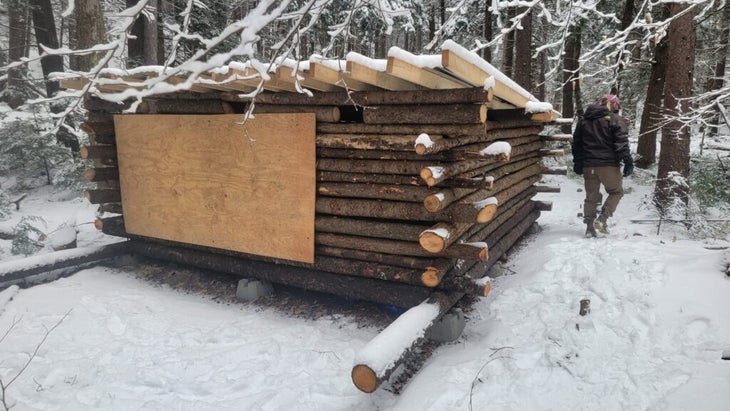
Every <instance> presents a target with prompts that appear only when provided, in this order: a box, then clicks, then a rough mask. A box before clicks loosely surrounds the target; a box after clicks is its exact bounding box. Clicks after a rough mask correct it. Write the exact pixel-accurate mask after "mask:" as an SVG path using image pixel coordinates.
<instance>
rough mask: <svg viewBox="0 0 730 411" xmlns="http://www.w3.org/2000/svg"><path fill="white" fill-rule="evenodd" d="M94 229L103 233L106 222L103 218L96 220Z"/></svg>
mask: <svg viewBox="0 0 730 411" xmlns="http://www.w3.org/2000/svg"><path fill="white" fill-rule="evenodd" d="M94 227H95V228H96V229H97V230H99V231H103V229H104V220H102V219H101V218H97V219H96V220H94Z"/></svg>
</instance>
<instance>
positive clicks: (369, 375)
mask: <svg viewBox="0 0 730 411" xmlns="http://www.w3.org/2000/svg"><path fill="white" fill-rule="evenodd" d="M352 382H353V383H354V384H355V387H357V389H359V390H360V391H362V392H366V393H371V392H373V391H375V390H376V389H377V388H378V377H377V376H376V375H375V371H373V370H372V369H371V368H370V367H368V366H367V365H364V364H358V365H356V366H354V367H353V368H352Z"/></svg>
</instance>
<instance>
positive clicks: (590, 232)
mask: <svg viewBox="0 0 730 411" xmlns="http://www.w3.org/2000/svg"><path fill="white" fill-rule="evenodd" d="M593 227H594V224H591V223H588V224H586V238H595V237H598V234H596V229H595V228H593Z"/></svg>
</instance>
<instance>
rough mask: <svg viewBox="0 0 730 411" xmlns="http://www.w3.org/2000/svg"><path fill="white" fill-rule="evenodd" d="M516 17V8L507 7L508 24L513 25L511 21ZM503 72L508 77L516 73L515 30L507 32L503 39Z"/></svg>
mask: <svg viewBox="0 0 730 411" xmlns="http://www.w3.org/2000/svg"><path fill="white" fill-rule="evenodd" d="M514 17H515V9H514V8H512V7H510V8H508V9H507V12H506V16H505V20H506V21H508V23H507V24H508V25H511V24H512V22H511V21H510V20H511V19H512V18H514ZM502 46H503V50H502V72H503V73H504V74H505V75H506V76H507V77H510V78H511V77H512V75H513V73H514V65H515V31H514V30H512V31H510V32H509V33H506V34H505V35H504V37H503V39H502Z"/></svg>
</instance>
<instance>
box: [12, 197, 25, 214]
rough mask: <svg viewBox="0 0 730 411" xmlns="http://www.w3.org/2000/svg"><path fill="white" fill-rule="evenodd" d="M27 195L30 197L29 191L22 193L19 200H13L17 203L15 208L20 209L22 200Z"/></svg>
mask: <svg viewBox="0 0 730 411" xmlns="http://www.w3.org/2000/svg"><path fill="white" fill-rule="evenodd" d="M26 197H28V194H27V193H25V194H23V195H21V196H20V197H18V199H17V200H15V201H13V202H12V203H13V204H15V210H16V211H17V210H20V202H21V201H23V200H25V198H26Z"/></svg>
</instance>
